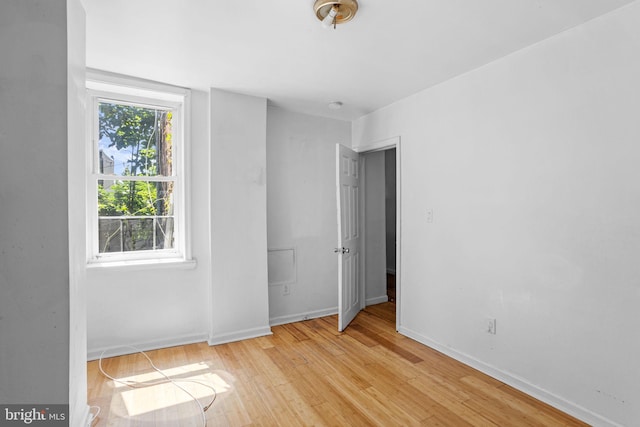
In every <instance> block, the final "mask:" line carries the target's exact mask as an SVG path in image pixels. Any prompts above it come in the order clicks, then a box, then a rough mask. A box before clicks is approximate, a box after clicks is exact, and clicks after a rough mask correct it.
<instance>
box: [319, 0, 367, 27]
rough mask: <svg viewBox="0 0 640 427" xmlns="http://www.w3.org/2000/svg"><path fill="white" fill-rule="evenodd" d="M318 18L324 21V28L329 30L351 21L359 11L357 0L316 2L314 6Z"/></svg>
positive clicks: (321, 0)
mask: <svg viewBox="0 0 640 427" xmlns="http://www.w3.org/2000/svg"><path fill="white" fill-rule="evenodd" d="M313 10H314V11H315V12H316V17H317V18H318V19H319V20H320V21H322V26H323V27H325V28H329V27H331V26H332V25H333V28H336V25H337V24H342V23H345V22H348V21H351V20H352V19H353V17H354V16H355V15H356V12H357V11H358V2H357V0H316V2H315V4H314V5H313Z"/></svg>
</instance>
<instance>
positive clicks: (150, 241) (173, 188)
mask: <svg viewBox="0 0 640 427" xmlns="http://www.w3.org/2000/svg"><path fill="white" fill-rule="evenodd" d="M90 77H93V78H90V80H89V81H88V82H87V88H88V94H89V102H88V108H89V110H90V111H89V114H87V117H88V119H89V124H88V126H89V129H90V135H91V138H90V139H91V150H90V151H91V156H90V161H89V163H90V164H89V167H88V171H89V173H88V183H87V188H88V201H89V203H88V206H89V209H88V221H87V223H88V225H89V228H90V229H89V232H88V238H89V242H88V244H89V246H90V250H89V252H90V254H91V261H92V262H110V261H145V260H154V261H157V260H176V259H182V260H185V259H188V258H189V254H188V251H187V248H188V246H187V233H186V230H187V224H186V217H185V210H186V207H185V205H186V197H185V196H186V191H185V187H186V183H185V181H186V177H185V176H184V171H185V159H186V152H187V150H186V146H187V142H188V141H187V138H186V132H185V130H186V126H185V122H186V120H185V119H186V114H187V110H188V109H187V107H188V98H189V92H188V91H187V90H184V89H178V88H173V87H165V86H162V85H158V84H151V83H147V82H140V83H138V82H135V81H131V80H129V79H124V78H116V77H106V76H102V75H97V76H93V75H91V74H90Z"/></svg>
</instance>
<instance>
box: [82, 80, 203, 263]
mask: <svg viewBox="0 0 640 427" xmlns="http://www.w3.org/2000/svg"><path fill="white" fill-rule="evenodd" d="M86 86H87V103H86V106H87V111H88V114H87V120H86V122H87V123H86V125H87V141H88V143H89V144H90V147H89V149H88V150H86V162H85V168H86V182H85V184H86V194H87V203H86V207H87V211H86V220H87V254H88V260H87V262H88V265H89V266H127V265H145V264H153V265H157V264H159V263H167V264H172V263H181V262H186V263H191V262H192V259H191V247H190V235H191V230H190V222H191V221H190V218H189V217H188V212H189V209H188V206H189V192H188V189H189V176H188V173H187V171H189V170H190V168H189V139H190V138H189V137H190V135H189V127H190V126H189V124H190V122H189V119H190V111H189V110H190V97H191V92H190V90H188V89H184V88H179V87H175V86H169V85H164V84H160V83H155V82H149V81H145V80H139V79H134V78H129V77H124V76H118V75H113V74H109V73H102V72H97V71H88V72H87V82H86ZM101 101H112V102H114V103H122V104H133V105H136V106H141V107H152V108H153V107H156V108H161V109H170V110H171V111H172V114H173V118H172V124H171V126H172V132H171V133H172V156H173V158H172V175H171V176H170V177H163V176H153V177H146V176H139V177H122V176H119V175H107V174H101V173H100V171H99V158H98V157H99V152H98V150H99V148H98V139H97V138H98V136H99V135H98V132H99V124H98V120H99V118H98V104H99V103H100V102H101ZM119 178H122V179H123V180H124V181H169V182H174V192H173V209H174V212H173V216H174V230H175V235H174V245H173V248H171V249H152V250H140V251H125V252H109V253H100V249H99V233H98V216H99V215H98V181H99V180H114V181H115V180H119ZM114 218H117V217H114ZM154 232H155V231H154Z"/></svg>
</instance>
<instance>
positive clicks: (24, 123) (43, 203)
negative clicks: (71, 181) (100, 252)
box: [0, 0, 75, 404]
mask: <svg viewBox="0 0 640 427" xmlns="http://www.w3.org/2000/svg"><path fill="white" fill-rule="evenodd" d="M66 14H67V9H66V1H64V0H57V1H51V0H33V1H30V2H22V1H19V0H13V1H8V2H2V5H1V6H0V55H1V57H2V66H0V94H1V96H0V218H1V221H0V292H1V294H0V403H2V404H11V403H13V404H67V403H69V384H68V382H69V251H68V248H69V241H68V237H67V233H68V222H67V194H68V192H67V107H66V99H67V65H68V64H67V15H66ZM73 54H74V55H75V52H74V53H73ZM74 60H75V57H74Z"/></svg>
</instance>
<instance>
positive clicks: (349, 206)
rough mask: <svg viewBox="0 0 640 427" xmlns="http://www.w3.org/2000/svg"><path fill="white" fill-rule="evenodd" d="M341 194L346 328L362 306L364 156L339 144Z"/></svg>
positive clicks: (341, 319) (341, 312)
mask: <svg viewBox="0 0 640 427" xmlns="http://www.w3.org/2000/svg"><path fill="white" fill-rule="evenodd" d="M336 154H337V156H336V157H337V164H336V171H337V174H336V184H337V185H336V189H337V197H338V247H337V248H336V249H335V252H336V253H337V254H338V330H339V331H343V330H344V329H345V328H346V327H347V326H348V325H349V323H351V321H352V320H353V318H354V317H356V314H358V312H359V311H360V310H361V309H362V307H363V305H362V298H363V295H362V294H363V292H362V291H363V289H364V288H363V287H362V283H361V277H360V272H361V268H360V263H361V255H360V252H361V248H360V241H361V230H360V175H361V171H360V158H359V155H358V153H356V152H355V151H353V150H351V149H349V148H347V147H345V146H343V145H340V144H337V147H336Z"/></svg>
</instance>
